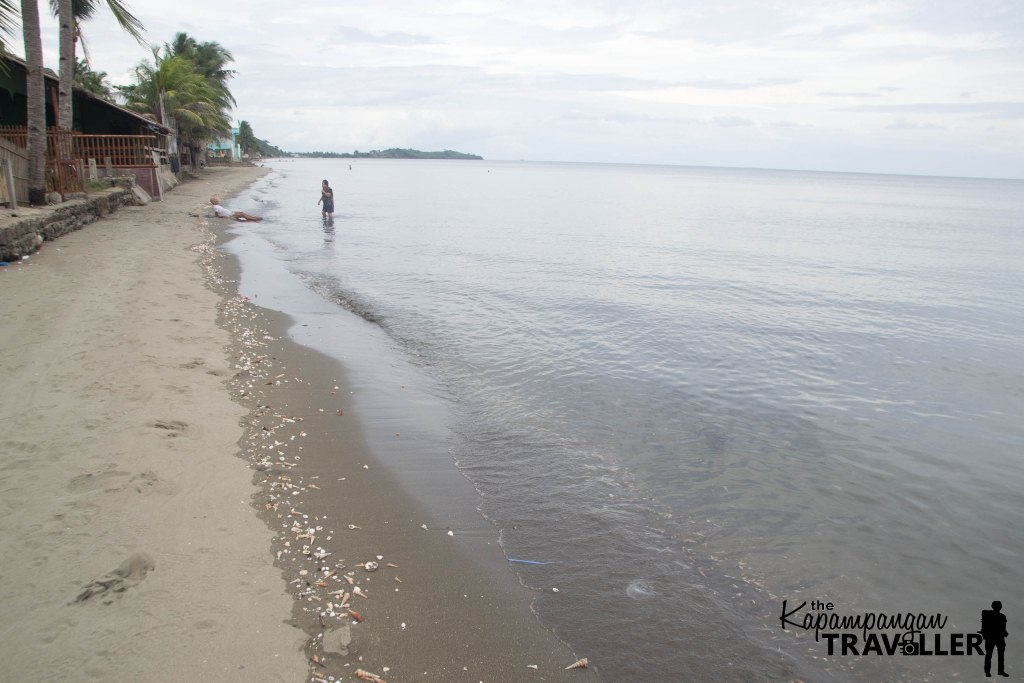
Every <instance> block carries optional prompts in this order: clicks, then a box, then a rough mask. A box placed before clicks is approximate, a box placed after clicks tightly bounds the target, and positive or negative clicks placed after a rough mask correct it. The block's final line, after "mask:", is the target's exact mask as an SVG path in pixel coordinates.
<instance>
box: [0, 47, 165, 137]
mask: <svg viewBox="0 0 1024 683" xmlns="http://www.w3.org/2000/svg"><path fill="white" fill-rule="evenodd" d="M0 59H3V60H6V61H8V62H14V63H15V64H17V65H19V66H21V67H23V68H24V69H25V70H26V71H27V70H28V62H26V61H25V60H24V59H21V58H20V57H15V56H14V55H12V54H4V55H0ZM43 78H45V79H47V80H50V81H53V82H54V83H55V84H59V83H60V76H58V75H57V74H56V73H54V71H53V70H52V69H45V68H44V69H43ZM71 89H72V91H73V92H76V93H78V94H79V95H80V96H83V97H87V98H89V99H91V100H95V101H96V103H97V104H99V105H101V106H106V107H110V108H111V109H116V110H117V111H119V112H121V113H122V114H125V115H127V116H131V117H133V118H135V119H138V121H139V123H140V124H143V125H145V126H146V127H147V128H149V129H150V130H151V131H153V132H154V133H157V134H159V135H167V134H168V133H170V132H171V129H170V128H168V127H167V126H163V125H161V124H159V123H157V122H156V121H154V120H153V119H151V118H149V117H148V116H145V115H143V114H140V113H139V112H137V111H132V110H131V109H128V108H126V107H122V106H121V105H119V104H115V103H113V102H110V101H109V100H105V99H103V98H102V97H99V96H98V95H96V94H95V93H93V92H90V91H88V90H86V89H84V88H80V87H78V86H77V85H72V86H71Z"/></svg>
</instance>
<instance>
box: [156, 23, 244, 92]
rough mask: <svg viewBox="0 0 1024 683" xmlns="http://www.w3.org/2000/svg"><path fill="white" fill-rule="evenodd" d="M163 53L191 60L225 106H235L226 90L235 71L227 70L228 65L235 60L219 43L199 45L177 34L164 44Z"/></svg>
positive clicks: (182, 34) (186, 36) (190, 37)
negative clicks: (218, 93)
mask: <svg viewBox="0 0 1024 683" xmlns="http://www.w3.org/2000/svg"><path fill="white" fill-rule="evenodd" d="M164 52H166V53H167V54H168V55H170V56H174V57H186V58H188V59H191V60H192V63H193V64H195V67H196V70H197V71H198V72H199V73H201V74H203V76H205V77H206V79H207V80H208V81H209V82H210V85H211V86H213V87H214V88H215V89H216V90H217V91H218V92H220V93H221V95H222V99H223V101H224V103H225V105H227V104H228V103H230V105H231V106H234V105H235V104H236V102H235V98H234V97H233V96H232V95H231V91H230V90H228V79H230V78H232V77H233V76H234V75H235V71H234V70H232V69H228V68H227V66H228V64H230V63H231V62H233V61H235V58H234V57H233V56H231V53H230V52H228V50H227V49H226V48H224V47H223V46H222V45H221V44H220V43H218V42H216V41H207V42H205V43H200V42H198V41H197V40H196V39H195V38H193V37H192V36H190V35H189V34H187V33H184V32H179V33H177V34H175V36H174V40H173V41H172V42H170V43H165V44H164Z"/></svg>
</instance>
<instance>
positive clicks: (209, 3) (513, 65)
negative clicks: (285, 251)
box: [11, 0, 1024, 178]
mask: <svg viewBox="0 0 1024 683" xmlns="http://www.w3.org/2000/svg"><path fill="white" fill-rule="evenodd" d="M128 2H129V4H130V6H131V7H132V8H133V10H134V11H135V13H136V15H137V16H138V17H139V18H140V19H141V20H142V21H143V22H144V23H145V25H146V27H147V29H148V40H149V42H150V43H153V44H161V43H164V42H168V41H170V40H171V39H172V37H173V36H174V34H175V32H177V31H186V32H188V33H190V34H191V35H193V36H194V37H196V38H197V39H199V40H200V41H205V40H215V41H218V42H220V43H221V44H222V45H224V46H225V47H226V48H228V49H229V50H230V51H231V52H232V53H233V54H234V56H235V60H236V61H235V65H234V66H235V69H236V70H237V71H238V74H237V76H236V77H235V79H234V80H233V81H232V84H231V88H232V91H233V93H234V94H235V97H236V99H237V100H238V109H237V111H236V116H237V118H239V119H246V120H248V121H249V122H250V123H251V124H252V126H253V129H254V130H255V132H256V135H257V137H260V138H264V139H267V140H269V141H270V142H272V143H274V144H276V145H278V146H280V147H282V148H284V149H287V150H290V151H312V150H333V151H352V150H355V149H359V150H369V149H376V148H386V147H414V148H418V149H429V150H433V149H445V148H449V149H456V150H460V151H465V152H473V153H476V154H480V155H483V156H484V157H486V158H488V159H528V160H552V161H596V162H628V163H664V164H683V165H703V166H751V167H763V168H790V169H819V170H833V171H867V172H882V173H921V174H930V175H963V176H989V177H1011V178H1024V2H1021V0H928V1H925V0H891V1H890V0H880V1H867V2H832V1H830V0H806V1H805V0H775V1H774V2H765V1H758V0H735V1H734V0H718V1H712V0H690V1H688V2H684V1H682V0H675V1H673V0H628V1H626V0H578V1H577V0H543V1H535V0H517V1H516V2H503V1H500V0H452V1H448V0H441V1H438V2H397V1H392V0H376V1H375V2H365V1H363V2H349V1H345V0H298V1H297V2H281V0H249V1H247V2H240V1H239V2H234V1H230V0H173V1H172V2H167V1H166V0H160V1H159V2H158V1H157V0H128ZM41 4H42V5H45V4H46V3H45V2H41ZM84 32H85V34H86V39H87V41H88V44H89V47H90V52H91V57H92V63H93V68H94V69H97V70H102V71H106V72H107V73H108V74H109V77H110V80H111V81H112V82H114V83H126V82H128V81H129V80H130V75H131V67H132V66H133V65H134V64H135V63H137V62H138V61H139V60H141V59H143V58H145V57H146V56H147V53H146V51H145V50H144V49H143V48H142V47H140V46H139V45H138V44H137V43H135V42H134V41H133V40H132V39H130V38H128V37H126V36H124V35H123V34H121V33H120V32H119V30H118V29H117V27H116V24H114V22H113V21H112V19H111V18H110V16H109V13H107V12H105V11H104V12H101V13H100V15H99V16H97V17H96V18H95V19H93V20H92V21H91V22H90V23H89V24H87V25H85V26H84ZM11 42H12V43H13V46H14V48H15V51H16V52H19V53H20V52H21V50H20V45H19V44H18V42H19V41H17V40H14V41H11ZM44 42H45V49H46V62H47V65H48V66H51V67H56V65H57V34H56V27H55V24H54V22H53V21H52V20H46V23H45V24H44Z"/></svg>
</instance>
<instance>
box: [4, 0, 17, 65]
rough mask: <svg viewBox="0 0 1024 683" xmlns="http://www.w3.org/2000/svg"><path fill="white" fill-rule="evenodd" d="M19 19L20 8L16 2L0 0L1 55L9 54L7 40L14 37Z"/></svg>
mask: <svg viewBox="0 0 1024 683" xmlns="http://www.w3.org/2000/svg"><path fill="white" fill-rule="evenodd" d="M17 17H18V6H17V4H16V3H15V2H14V0H0V55H2V54H5V53H6V52H7V42H6V39H7V38H8V37H12V36H14V33H15V27H16V26H17V23H18V19H17Z"/></svg>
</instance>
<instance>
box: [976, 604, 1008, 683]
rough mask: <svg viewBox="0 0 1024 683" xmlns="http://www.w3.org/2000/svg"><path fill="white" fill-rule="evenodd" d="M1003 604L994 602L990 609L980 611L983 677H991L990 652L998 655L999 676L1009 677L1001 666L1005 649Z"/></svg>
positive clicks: (1005, 633)
mask: <svg viewBox="0 0 1024 683" xmlns="http://www.w3.org/2000/svg"><path fill="white" fill-rule="evenodd" d="M1002 609H1003V603H1001V602H999V601H998V600H996V601H995V602H993V603H992V609H983V610H981V631H979V633H981V637H982V638H984V639H985V675H986V676H988V677H989V678H991V677H992V651H993V650H995V651H996V652H997V653H998V664H999V675H1000V676H1007V677H1008V676H1009V675H1010V674H1008V673H1006V667H1005V666H1004V665H1003V651H1004V650H1005V649H1006V636H1007V635H1009V634H1008V633H1007V632H1006V615H1004V614H1001V613H1000V611H1001V610H1002Z"/></svg>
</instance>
